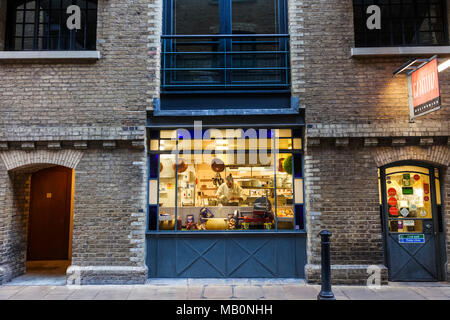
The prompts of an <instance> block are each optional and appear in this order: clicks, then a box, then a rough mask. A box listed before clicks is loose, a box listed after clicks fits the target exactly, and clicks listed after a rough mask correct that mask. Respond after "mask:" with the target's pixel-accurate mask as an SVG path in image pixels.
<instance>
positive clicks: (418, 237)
mask: <svg viewBox="0 0 450 320" xmlns="http://www.w3.org/2000/svg"><path fill="white" fill-rule="evenodd" d="M398 242H399V243H425V235H424V234H400V235H399V236H398Z"/></svg>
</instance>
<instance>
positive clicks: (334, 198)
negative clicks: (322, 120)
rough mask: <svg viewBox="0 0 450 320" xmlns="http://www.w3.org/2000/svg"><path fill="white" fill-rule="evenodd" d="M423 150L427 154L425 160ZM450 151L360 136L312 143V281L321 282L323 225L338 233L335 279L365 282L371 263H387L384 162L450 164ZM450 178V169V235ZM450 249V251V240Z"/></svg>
mask: <svg viewBox="0 0 450 320" xmlns="http://www.w3.org/2000/svg"><path fill="white" fill-rule="evenodd" d="M384 154H386V155H390V156H391V157H390V158H388V157H386V156H382V155H384ZM422 155H427V157H426V158H425V159H424V157H422ZM449 155H450V149H449V148H448V147H447V146H429V147H418V146H416V147H400V148H393V147H364V146H362V141H360V140H352V141H351V142H350V143H349V145H348V146H347V147H336V146H335V144H334V143H331V142H330V141H325V142H322V143H321V145H320V147H309V148H308V150H307V152H306V155H305V175H306V176H305V188H306V190H307V191H306V203H307V212H308V215H307V228H308V234H309V237H308V266H307V267H306V274H307V278H308V281H309V282H319V281H320V268H318V266H319V265H320V253H321V251H320V250H321V246H320V237H318V236H317V235H318V234H319V232H320V231H321V230H323V229H327V230H329V231H331V233H332V234H333V235H332V238H331V240H332V246H331V260H332V264H333V271H332V273H333V281H334V282H335V283H346V284H356V283H359V284H365V281H366V279H367V278H368V274H367V267H368V266H369V265H378V266H381V267H382V268H383V265H384V259H383V254H384V251H383V246H382V245H383V244H382V230H381V217H380V205H379V191H378V174H377V169H378V167H379V166H382V165H385V164H388V163H392V162H396V161H400V160H405V159H408V160H420V161H423V160H426V161H428V162H430V163H435V164H437V165H440V166H441V167H443V168H444V169H446V167H447V166H448V161H449V160H450V157H449ZM448 179H449V174H448V170H446V171H444V176H443V178H442V180H441V185H442V186H443V194H444V195H445V196H444V197H445V198H444V200H443V203H444V204H445V208H446V209H444V210H445V213H444V215H445V217H444V218H445V220H446V225H447V240H450V238H449V233H450V232H449V231H450V225H449V223H448V221H450V210H449V209H448V208H449V207H450V202H449V198H450V197H449V193H448V181H449V180H448ZM447 253H448V256H450V250H449V244H448V241H447ZM382 270H384V269H382ZM387 274H388V273H387V270H384V271H383V273H382V276H383V281H384V282H386V281H387Z"/></svg>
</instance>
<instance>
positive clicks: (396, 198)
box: [380, 161, 446, 281]
mask: <svg viewBox="0 0 450 320" xmlns="http://www.w3.org/2000/svg"><path fill="white" fill-rule="evenodd" d="M441 177H442V172H441V169H440V168H439V167H436V166H434V165H431V164H427V163H423V162H415V161H402V162H397V163H394V164H391V165H386V166H383V167H381V168H380V192H381V200H382V224H383V238H384V245H385V260H386V264H387V267H388V269H389V280H390V281H441V280H444V279H445V273H444V270H445V268H444V264H445V256H446V253H445V227H444V222H443V209H442V207H441V205H442V203H441V196H442V195H441V188H440V185H441V184H440V178H441Z"/></svg>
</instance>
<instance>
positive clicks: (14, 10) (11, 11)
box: [2, 0, 97, 51]
mask: <svg viewBox="0 0 450 320" xmlns="http://www.w3.org/2000/svg"><path fill="white" fill-rule="evenodd" d="M6 3H7V5H6V8H5V7H4V6H2V10H5V12H6V26H5V27H4V29H5V33H4V34H5V41H4V44H5V45H4V49H5V50H7V51H79V50H83V51H86V50H95V49H96V30H97V0H35V1H15V0H8V1H7V2H6ZM72 5H76V6H78V7H79V8H80V25H79V27H80V28H79V29H78V28H75V29H71V30H70V29H69V28H68V26H67V21H68V18H69V17H70V16H71V14H70V13H67V8H68V7H70V6H72Z"/></svg>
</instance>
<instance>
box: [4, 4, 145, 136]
mask: <svg viewBox="0 0 450 320" xmlns="http://www.w3.org/2000/svg"><path fill="white" fill-rule="evenodd" d="M148 3H149V2H148V1H146V0H137V1H134V0H133V1H132V0H128V1H119V0H99V5H98V31H97V50H99V51H100V53H101V55H102V58H101V59H100V61H97V62H95V63H93V64H80V63H76V62H74V63H66V64H42V63H35V64H24V63H22V62H17V63H14V64H0V88H2V90H0V106H1V108H0V119H1V121H0V140H2V141H11V140H13V141H15V140H18V139H20V140H95V139H102V138H103V139H105V138H106V139H113V140H114V139H117V140H122V139H141V140H142V139H144V132H145V130H144V126H145V121H146V112H145V110H146V107H147V94H148V91H149V88H150V83H149V74H148V73H147V61H148V56H149V53H148V46H147V43H148V39H147V36H148V34H149V32H148V31H147V29H148V19H149V17H148V13H149V8H148Z"/></svg>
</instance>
